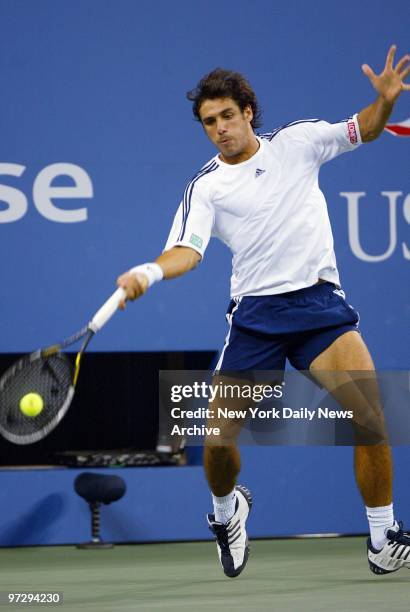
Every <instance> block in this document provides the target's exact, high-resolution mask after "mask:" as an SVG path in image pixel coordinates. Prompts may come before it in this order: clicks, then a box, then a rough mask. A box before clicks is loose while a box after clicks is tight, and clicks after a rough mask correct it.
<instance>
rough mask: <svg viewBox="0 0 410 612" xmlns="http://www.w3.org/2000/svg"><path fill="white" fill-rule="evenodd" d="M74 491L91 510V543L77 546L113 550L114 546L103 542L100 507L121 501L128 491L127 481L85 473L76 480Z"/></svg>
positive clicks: (116, 477)
mask: <svg viewBox="0 0 410 612" xmlns="http://www.w3.org/2000/svg"><path fill="white" fill-rule="evenodd" d="M74 489H75V492H76V493H77V494H78V495H79V496H80V497H82V498H83V499H85V501H86V502H88V505H89V507H90V510H91V541H90V542H85V543H83V544H77V548H80V549H90V548H93V549H95V548H98V549H106V548H113V546H114V544H111V543H110V542H103V541H102V540H101V534H100V506H101V504H110V503H111V502H114V501H118V500H119V499H121V497H123V496H124V494H125V491H126V484H125V481H124V480H123V479H122V478H121V477H120V476H111V475H108V474H93V473H91V472H83V473H82V474H79V475H78V476H77V478H76V479H75V481H74Z"/></svg>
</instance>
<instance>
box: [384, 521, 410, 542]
mask: <svg viewBox="0 0 410 612" xmlns="http://www.w3.org/2000/svg"><path fill="white" fill-rule="evenodd" d="M398 525H399V529H398V531H391V530H390V531H389V540H391V541H392V542H397V544H404V545H405V546H410V534H409V533H408V532H407V531H404V530H403V521H400V522H399V523H398ZM392 542H389V544H391V543H392Z"/></svg>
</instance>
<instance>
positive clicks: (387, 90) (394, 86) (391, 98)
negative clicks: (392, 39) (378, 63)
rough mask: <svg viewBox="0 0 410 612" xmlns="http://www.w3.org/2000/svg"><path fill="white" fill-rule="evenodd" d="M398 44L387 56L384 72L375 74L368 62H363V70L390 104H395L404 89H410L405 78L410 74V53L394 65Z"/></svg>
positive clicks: (392, 47) (391, 48) (393, 46)
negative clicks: (409, 63)
mask: <svg viewBox="0 0 410 612" xmlns="http://www.w3.org/2000/svg"><path fill="white" fill-rule="evenodd" d="M395 53H396V45H392V46H391V47H390V49H389V52H388V54H387V58H386V64H385V66H384V70H383V72H381V73H380V74H375V73H374V72H373V70H372V69H371V68H370V66H369V65H368V64H363V66H362V70H363V72H364V74H365V75H366V76H367V77H368V78H369V80H370V82H371V84H372V85H373V87H374V89H375V90H376V91H377V93H378V94H379V95H380V96H381V97H382V98H384V100H385V101H386V102H387V103H388V104H394V102H395V101H396V100H397V98H398V97H399V95H400V94H401V92H402V91H410V84H408V83H404V79H405V78H406V77H407V76H408V75H409V74H410V66H407V67H405V66H406V64H407V63H408V62H409V61H410V55H405V56H404V57H402V58H401V60H400V61H399V62H397V64H396V67H395V68H394V67H393V63H394V55H395Z"/></svg>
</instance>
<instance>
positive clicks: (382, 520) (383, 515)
mask: <svg viewBox="0 0 410 612" xmlns="http://www.w3.org/2000/svg"><path fill="white" fill-rule="evenodd" d="M366 514H367V519H368V521H369V527H370V539H371V541H372V546H373V548H376V550H381V549H382V548H383V546H384V545H385V544H386V542H387V538H386V530H387V529H389V528H390V527H392V526H393V525H394V515H393V504H390V506H379V507H377V508H368V507H367V506H366Z"/></svg>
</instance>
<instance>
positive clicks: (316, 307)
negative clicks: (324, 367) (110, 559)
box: [215, 282, 360, 372]
mask: <svg viewBox="0 0 410 612" xmlns="http://www.w3.org/2000/svg"><path fill="white" fill-rule="evenodd" d="M226 318H227V320H228V323H229V325H230V329H229V332H228V335H227V337H226V340H225V346H224V348H223V350H222V353H221V355H220V358H219V361H218V364H217V366H216V368H215V371H219V372H223V371H225V372H227V371H231V372H235V371H239V370H284V369H285V361H286V359H288V360H289V362H290V363H291V365H292V366H293V367H294V368H296V369H297V370H308V369H309V366H310V364H311V363H312V361H313V360H314V359H315V357H317V356H318V355H319V354H320V353H322V351H324V350H325V349H326V348H327V347H328V346H330V345H331V344H332V342H334V341H335V340H336V338H338V337H339V336H341V335H342V334H344V333H346V332H348V331H352V330H354V331H359V328H358V326H359V318H360V317H359V314H358V312H357V311H356V310H355V309H354V308H353V307H352V306H350V305H349V304H348V303H347V302H346V300H345V298H344V292H343V291H342V290H340V289H337V288H336V287H335V285H333V284H332V283H329V282H324V283H320V284H317V285H313V286H312V287H307V288H306V289H299V290H298V291H291V292H288V293H281V294H279V295H261V296H245V297H243V298H235V299H234V300H231V302H230V304H229V308H228V311H227V314H226Z"/></svg>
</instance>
